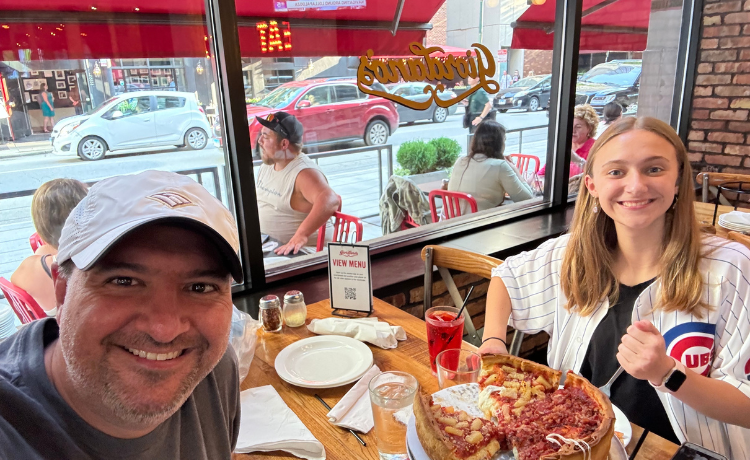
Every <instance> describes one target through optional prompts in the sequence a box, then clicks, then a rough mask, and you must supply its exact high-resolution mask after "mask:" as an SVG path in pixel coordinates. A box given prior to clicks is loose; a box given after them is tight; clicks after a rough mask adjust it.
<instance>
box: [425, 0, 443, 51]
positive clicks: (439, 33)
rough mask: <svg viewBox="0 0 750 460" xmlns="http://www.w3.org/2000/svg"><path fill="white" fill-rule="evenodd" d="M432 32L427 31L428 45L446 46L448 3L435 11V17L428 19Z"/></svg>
mask: <svg viewBox="0 0 750 460" xmlns="http://www.w3.org/2000/svg"><path fill="white" fill-rule="evenodd" d="M430 24H432V30H428V31H427V44H428V45H447V44H448V43H447V40H448V2H445V3H443V6H441V7H440V9H439V10H437V13H435V16H433V17H432V19H430Z"/></svg>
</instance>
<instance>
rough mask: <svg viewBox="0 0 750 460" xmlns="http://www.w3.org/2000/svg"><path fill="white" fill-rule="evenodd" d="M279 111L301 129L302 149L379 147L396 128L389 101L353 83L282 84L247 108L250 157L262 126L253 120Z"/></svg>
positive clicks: (396, 118)
mask: <svg viewBox="0 0 750 460" xmlns="http://www.w3.org/2000/svg"><path fill="white" fill-rule="evenodd" d="M280 110H283V111H284V112H287V113H290V114H292V115H294V116H295V117H297V119H298V120H299V121H300V122H301V123H302V126H303V127H304V128H305V134H304V136H303V137H302V142H303V144H304V145H306V146H309V145H315V144H328V143H333V142H346V141H355V140H360V139H364V141H365V143H366V144H367V145H381V144H385V143H386V142H387V141H388V136H390V135H391V134H392V133H393V132H394V131H396V128H398V111H397V110H396V107H395V106H394V105H393V103H392V102H391V101H388V100H386V99H383V98H381V97H374V96H371V95H367V94H365V93H363V92H361V91H360V90H359V88H357V84H356V80H354V79H353V78H352V79H341V78H330V79H326V78H319V79H313V80H302V81H293V82H289V83H285V84H283V85H281V86H279V87H278V88H276V89H275V90H273V91H271V92H270V93H268V94H267V95H266V97H264V98H263V99H261V100H260V101H258V102H256V103H255V104H248V106H247V121H248V124H249V125H250V140H251V142H252V146H253V154H254V155H256V156H258V152H257V150H258V137H259V136H260V130H261V128H262V126H261V125H260V123H258V121H257V120H256V119H255V117H261V118H263V117H265V116H266V115H268V114H269V113H273V112H278V111H280Z"/></svg>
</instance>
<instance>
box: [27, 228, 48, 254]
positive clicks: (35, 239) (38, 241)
mask: <svg viewBox="0 0 750 460" xmlns="http://www.w3.org/2000/svg"><path fill="white" fill-rule="evenodd" d="M29 244H30V245H31V250H32V251H34V253H36V250H37V249H39V246H44V240H42V237H41V236H39V234H38V233H37V232H34V233H33V234H32V235H31V236H30V237H29Z"/></svg>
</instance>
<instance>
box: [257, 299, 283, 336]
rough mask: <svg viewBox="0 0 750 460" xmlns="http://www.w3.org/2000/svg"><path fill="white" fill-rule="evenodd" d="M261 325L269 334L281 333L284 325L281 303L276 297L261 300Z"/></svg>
mask: <svg viewBox="0 0 750 460" xmlns="http://www.w3.org/2000/svg"><path fill="white" fill-rule="evenodd" d="M259 306H260V314H259V316H260V324H261V325H262V326H263V330H264V331H267V332H279V331H280V330H281V326H282V325H283V324H284V322H283V320H282V318H281V302H280V301H279V298H278V297H276V296H275V295H267V296H265V297H263V298H262V299H260V305H259Z"/></svg>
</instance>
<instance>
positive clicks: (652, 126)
mask: <svg viewBox="0 0 750 460" xmlns="http://www.w3.org/2000/svg"><path fill="white" fill-rule="evenodd" d="M637 129H640V130H644V131H649V132H652V133H654V134H656V135H658V136H660V137H662V138H663V139H665V140H666V141H667V142H669V143H670V144H672V146H673V147H674V149H675V151H676V152H677V162H678V164H679V165H680V177H679V179H678V185H679V190H678V194H677V197H676V198H677V202H676V203H675V205H674V207H673V208H670V210H669V211H667V214H666V224H665V231H664V241H663V243H662V256H661V258H660V260H659V264H660V267H661V269H660V271H659V280H660V281H661V299H660V302H658V303H657V304H656V305H658V306H657V308H660V309H663V310H664V311H668V312H669V311H675V310H680V311H684V312H689V313H692V314H694V315H696V316H697V317H699V318H700V317H702V314H703V311H704V309H706V308H708V306H707V305H705V304H704V303H703V302H702V301H701V294H702V289H703V278H702V277H701V273H700V271H699V270H698V263H699V262H700V259H701V257H702V255H701V236H700V228H699V226H698V221H697V220H696V218H695V211H694V209H693V200H694V195H693V194H694V191H693V174H692V168H691V167H690V161H689V159H688V155H687V150H686V149H685V145H684V144H683V143H682V140H680V138H679V136H677V133H675V131H674V130H673V129H672V127H671V126H669V125H668V124H666V123H664V122H663V121H661V120H658V119H656V118H651V117H640V118H632V117H631V118H624V119H622V120H619V121H617V122H615V123H614V124H612V126H610V127H609V128H608V129H607V130H606V131H605V132H604V133H603V134H602V135H601V136H600V137H599V139H598V140H597V141H596V143H595V144H594V146H593V147H592V148H591V152H590V153H589V157H588V159H587V161H586V166H585V169H584V174H585V175H588V176H593V174H592V169H593V168H592V166H593V164H594V161H595V159H596V155H597V152H598V151H599V150H601V148H602V147H604V145H606V144H607V142H609V141H611V140H612V139H614V138H615V137H617V136H619V135H621V134H623V133H626V132H629V131H633V130H637ZM595 203H596V201H595V199H594V197H593V196H591V194H590V193H589V191H588V189H587V188H586V187H581V189H580V191H579V192H578V200H577V202H576V208H575V213H574V216H573V224H572V227H571V230H570V241H569V243H568V245H567V247H566V249H565V255H564V257H563V263H562V268H561V273H560V277H561V283H562V289H563V292H564V293H565V296H566V297H567V298H568V304H567V306H566V308H567V309H568V310H569V311H576V312H577V313H578V314H580V315H582V316H588V315H590V314H592V313H593V312H594V310H596V308H597V306H598V305H599V302H600V301H602V300H603V299H604V298H605V297H606V298H609V301H610V305H612V304H614V302H616V300H617V298H618V295H619V289H618V282H617V279H616V278H615V275H614V271H613V266H614V252H615V249H616V248H617V232H616V230H615V223H614V221H613V220H612V219H611V218H610V217H609V216H608V215H607V214H606V213H604V212H601V211H600V212H598V213H595V212H593V210H592V209H593V207H594V204H595ZM597 206H598V204H597Z"/></svg>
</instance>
